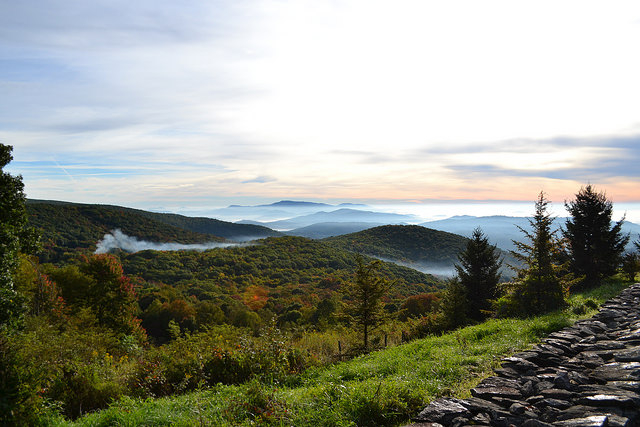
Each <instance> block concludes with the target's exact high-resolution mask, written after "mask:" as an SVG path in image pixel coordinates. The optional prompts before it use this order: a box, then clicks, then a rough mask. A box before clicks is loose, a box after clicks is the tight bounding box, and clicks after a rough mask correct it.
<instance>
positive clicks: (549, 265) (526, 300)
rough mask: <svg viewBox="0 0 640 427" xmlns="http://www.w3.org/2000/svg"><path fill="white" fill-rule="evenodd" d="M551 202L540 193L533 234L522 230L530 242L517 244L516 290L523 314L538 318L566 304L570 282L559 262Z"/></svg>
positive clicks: (520, 310)
mask: <svg viewBox="0 0 640 427" xmlns="http://www.w3.org/2000/svg"><path fill="white" fill-rule="evenodd" d="M548 205H549V201H548V200H547V199H546V197H545V195H544V193H543V192H540V195H539V196H538V200H537V201H536V203H535V214H534V216H533V218H531V219H529V225H530V226H531V231H529V230H525V229H524V228H522V227H519V228H520V231H521V232H522V233H523V234H524V235H525V237H526V240H527V241H526V242H518V241H514V242H513V243H514V245H515V246H516V249H517V250H516V251H512V252H511V253H512V255H513V256H514V257H515V258H516V259H518V260H519V261H520V262H521V263H522V265H523V266H522V267H521V268H517V269H516V271H517V278H516V280H515V286H514V287H513V289H514V292H515V295H513V297H514V298H515V300H516V302H517V305H518V307H519V314H520V315H536V314H540V313H545V312H547V311H551V310H555V309H558V308H561V307H562V306H563V305H565V295H566V292H567V290H568V284H569V282H568V280H566V278H565V277H563V266H562V265H561V264H560V263H559V261H558V252H559V243H558V242H557V240H556V237H555V233H556V232H555V231H553V230H552V229H551V227H552V225H553V218H552V217H551V215H549V213H548V212H547V207H548Z"/></svg>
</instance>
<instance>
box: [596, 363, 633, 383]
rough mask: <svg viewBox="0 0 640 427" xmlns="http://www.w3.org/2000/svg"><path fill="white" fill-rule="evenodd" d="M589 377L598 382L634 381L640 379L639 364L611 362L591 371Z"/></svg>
mask: <svg viewBox="0 0 640 427" xmlns="http://www.w3.org/2000/svg"><path fill="white" fill-rule="evenodd" d="M591 377H593V378H595V379H596V380H600V381H605V382H606V381H634V380H638V379H640V362H613V363H607V364H606V365H602V366H599V367H597V368H595V369H594V370H593V372H592V373H591Z"/></svg>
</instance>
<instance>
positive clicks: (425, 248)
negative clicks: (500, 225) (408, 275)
mask: <svg viewBox="0 0 640 427" xmlns="http://www.w3.org/2000/svg"><path fill="white" fill-rule="evenodd" d="M324 241H325V242H327V243H328V244H330V245H332V246H334V247H337V248H342V249H347V250H351V251H354V252H358V253H362V254H366V255H371V256H374V257H376V258H382V259H390V260H394V261H400V262H404V263H416V264H424V265H437V266H451V265H453V264H454V263H455V262H456V261H457V256H458V253H460V252H461V251H462V250H464V248H465V247H466V244H467V241H468V239H467V238H466V237H462V236H459V235H456V234H452V233H446V232H443V231H437V230H432V229H430V228H426V227H421V226H419V225H383V226H380V227H374V228H370V229H367V230H363V231H359V232H357V233H351V234H345V235H342V236H336V237H330V238H327V239H325V240H324Z"/></svg>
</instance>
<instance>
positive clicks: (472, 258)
mask: <svg viewBox="0 0 640 427" xmlns="http://www.w3.org/2000/svg"><path fill="white" fill-rule="evenodd" d="M458 260H459V262H460V264H459V265H456V266H455V268H456V271H457V273H458V279H459V280H460V283H461V284H462V286H464V288H465V289H466V297H467V301H468V316H469V318H470V319H472V320H478V321H480V320H483V319H485V318H486V317H487V314H488V313H489V309H490V308H491V300H492V299H493V298H494V297H495V293H496V287H497V285H498V282H499V281H500V267H501V266H502V260H501V259H500V253H499V252H498V250H497V248H496V246H495V245H490V244H489V240H488V239H487V237H486V236H485V235H484V234H483V233H482V230H481V229H480V228H476V229H475V230H474V231H473V234H472V236H471V239H470V240H469V241H468V243H467V247H466V248H465V250H464V251H463V252H461V253H460V254H459V255H458Z"/></svg>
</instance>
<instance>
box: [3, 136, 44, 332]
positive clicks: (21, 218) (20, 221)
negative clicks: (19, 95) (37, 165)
mask: <svg viewBox="0 0 640 427" xmlns="http://www.w3.org/2000/svg"><path fill="white" fill-rule="evenodd" d="M12 150H13V147H12V146H10V145H3V144H0V330H2V329H3V328H7V327H10V328H11V327H15V326H16V325H17V324H18V322H19V320H20V318H21V316H22V315H23V314H24V311H25V305H24V301H25V300H24V297H23V296H22V295H20V294H19V293H18V292H16V289H15V284H14V275H15V273H16V269H17V268H18V264H19V257H18V253H19V252H26V253H29V252H33V251H35V246H36V243H37V238H36V237H35V232H34V231H33V230H32V229H30V228H28V227H27V212H26V209H25V200H26V198H25V195H24V184H23V183H22V177H21V176H12V175H10V174H8V173H6V172H4V171H2V169H3V168H4V167H5V166H6V165H8V164H9V163H10V162H11V160H13V156H12V155H11V151H12Z"/></svg>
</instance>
